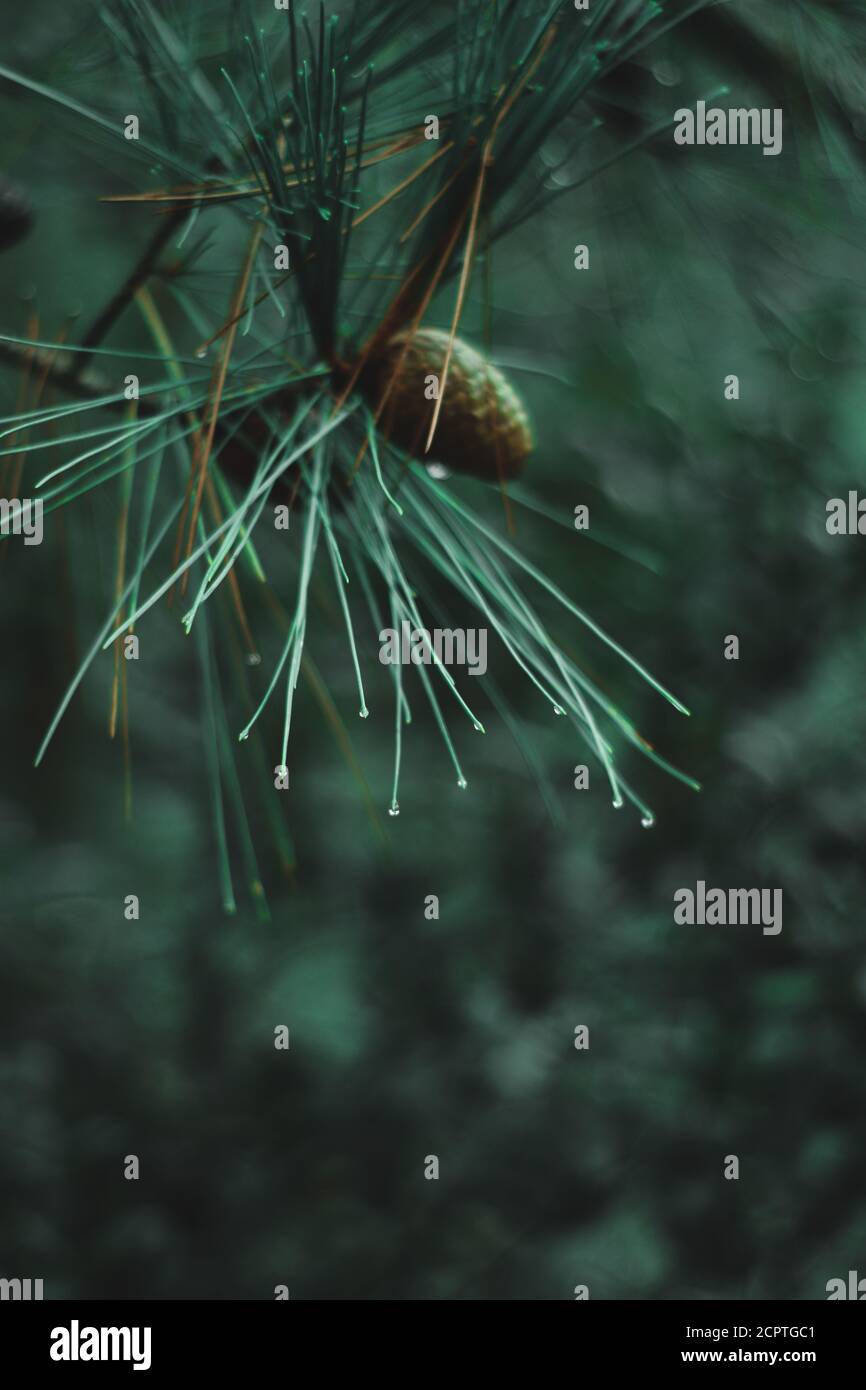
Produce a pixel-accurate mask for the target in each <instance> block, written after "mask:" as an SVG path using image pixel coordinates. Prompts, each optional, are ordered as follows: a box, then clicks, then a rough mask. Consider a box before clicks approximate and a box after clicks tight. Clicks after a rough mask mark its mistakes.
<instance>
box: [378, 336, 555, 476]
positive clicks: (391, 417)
mask: <svg viewBox="0 0 866 1390" xmlns="http://www.w3.org/2000/svg"><path fill="white" fill-rule="evenodd" d="M404 348H405V356H403V360H402V364H401V365H400V368H399V375H398V376H397V378H396V379H395V381H394V384H393V386H392V387H391V391H390V394H389V396H388V400H387V403H386V405H385V408H384V410H383V412H382V415H381V417H380V420H379V428H380V430H381V431H382V433H383V434H384V435H385V436H386V437H387V438H388V439H390V440H392V441H393V442H394V443H395V444H397V445H399V447H400V448H401V449H405V450H406V452H407V453H408V454H411V455H412V456H413V457H414V458H419V459H421V460H422V461H424V462H429V463H434V462H435V463H441V464H442V465H443V466H444V467H446V468H450V469H453V470H454V472H456V473H472V474H475V476H476V477H479V478H487V479H489V480H491V481H495V480H496V479H501V478H516V477H517V475H518V474H519V473H520V472H521V470H522V468H523V465H524V464H525V462H526V459H527V457H528V455H529V454H530V452H531V450H532V443H533V441H532V431H531V428H530V424H529V418H528V416H527V414H526V411H525V410H524V408H523V405H522V403H521V401H520V398H519V396H518V395H517V393H516V391H515V390H514V389H513V387H511V386H510V385H509V383H508V382H507V381H506V379H505V377H504V376H503V375H502V373H501V372H500V371H499V370H498V369H497V368H496V367H494V366H493V365H492V363H490V362H488V361H487V359H486V358H485V357H483V356H482V354H481V353H480V352H477V351H476V350H475V348H472V347H470V346H469V345H468V343H464V342H462V341H461V339H460V338H456V339H455V341H454V350H453V352H452V355H451V362H450V365H449V368H448V380H447V383H446V386H445V393H444V396H443V399H442V406H441V409H440V412H439V420H438V423H437V425H436V433H435V435H434V437H433V443H432V444H431V446H430V452H429V453H427V454H425V453H424V445H425V443H426V441H427V433H428V430H429V428H430V421H431V420H432V418H433V410H434V408H435V404H436V402H435V399H432V400H431V399H428V397H429V396H430V394H431V390H432V389H433V388H432V383H431V381H430V378H431V377H436V378H437V381H438V383H439V385H440V387H441V382H442V370H443V367H444V365H445V354H446V352H447V349H448V334H447V333H443V332H442V331H441V330H440V329H438V328H419V329H417V331H416V332H415V333H414V335H413V334H412V333H410V332H403V333H398V334H396V335H395V336H394V337H393V338H391V339H390V340H389V342H388V343H387V344H386V346H385V348H384V349H383V350H382V352H381V353H380V354H379V355H378V356H377V357H376V358H375V359H374V360H372V361H371V362H369V363H367V366H366V368H365V371H364V373H363V375H362V377H361V381H360V387H361V390H362V392H363V393H364V395H365V397H366V398H367V400H368V402H369V404H370V406H371V408H372V409H374V410H375V409H377V408H378V406H379V403H380V401H381V399H382V396H383V395H384V393H385V391H386V389H387V388H388V384H389V382H390V380H391V377H392V376H393V374H394V372H395V371H396V370H397V367H398V363H400V358H401V354H403V351H404Z"/></svg>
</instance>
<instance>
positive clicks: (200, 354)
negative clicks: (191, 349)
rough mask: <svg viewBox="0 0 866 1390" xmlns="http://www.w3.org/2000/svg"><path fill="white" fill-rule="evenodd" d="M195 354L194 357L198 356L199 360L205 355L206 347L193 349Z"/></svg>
mask: <svg viewBox="0 0 866 1390" xmlns="http://www.w3.org/2000/svg"><path fill="white" fill-rule="evenodd" d="M195 355H196V357H198V358H199V360H201V358H202V357H207V348H206V347H199V348H196V350H195Z"/></svg>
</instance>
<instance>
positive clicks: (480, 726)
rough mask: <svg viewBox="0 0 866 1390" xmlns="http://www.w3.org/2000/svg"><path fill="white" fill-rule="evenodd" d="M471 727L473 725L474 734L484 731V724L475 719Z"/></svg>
mask: <svg viewBox="0 0 866 1390" xmlns="http://www.w3.org/2000/svg"><path fill="white" fill-rule="evenodd" d="M472 727H473V729H474V730H475V732H476V734H483V733H484V725H483V724H479V723H478V720H477V719H476V720H475V723H474V724H473V725H472Z"/></svg>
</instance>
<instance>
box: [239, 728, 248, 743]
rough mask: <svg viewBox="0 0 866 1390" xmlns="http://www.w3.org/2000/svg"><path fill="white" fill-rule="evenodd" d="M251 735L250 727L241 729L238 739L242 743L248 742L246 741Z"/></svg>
mask: <svg viewBox="0 0 866 1390" xmlns="http://www.w3.org/2000/svg"><path fill="white" fill-rule="evenodd" d="M249 736H250V731H249V729H241V731H240V733H239V734H238V739H239V740H240V742H241V743H246V741H247V739H248V738H249Z"/></svg>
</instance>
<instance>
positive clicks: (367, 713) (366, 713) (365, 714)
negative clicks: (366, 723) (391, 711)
mask: <svg viewBox="0 0 866 1390" xmlns="http://www.w3.org/2000/svg"><path fill="white" fill-rule="evenodd" d="M358 713H359V714H360V716H361V718H362V719H369V717H370V711H369V710H368V709H367V706H366V705H365V706H364V708H363V709H362V710H359V711H358Z"/></svg>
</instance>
